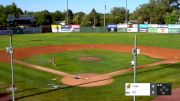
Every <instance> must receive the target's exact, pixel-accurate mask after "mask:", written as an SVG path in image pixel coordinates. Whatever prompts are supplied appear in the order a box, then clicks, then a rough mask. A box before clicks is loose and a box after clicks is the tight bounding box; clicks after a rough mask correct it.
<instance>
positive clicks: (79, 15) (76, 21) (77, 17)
mask: <svg viewBox="0 0 180 101" xmlns="http://www.w3.org/2000/svg"><path fill="white" fill-rule="evenodd" d="M84 15H85V13H83V12H78V13H76V14H74V18H73V23H74V24H81V21H82V17H83V16H84Z"/></svg>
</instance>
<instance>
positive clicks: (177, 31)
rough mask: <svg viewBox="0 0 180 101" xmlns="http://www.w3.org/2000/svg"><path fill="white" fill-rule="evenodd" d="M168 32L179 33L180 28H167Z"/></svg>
mask: <svg viewBox="0 0 180 101" xmlns="http://www.w3.org/2000/svg"><path fill="white" fill-rule="evenodd" d="M169 33H179V34H180V28H169Z"/></svg>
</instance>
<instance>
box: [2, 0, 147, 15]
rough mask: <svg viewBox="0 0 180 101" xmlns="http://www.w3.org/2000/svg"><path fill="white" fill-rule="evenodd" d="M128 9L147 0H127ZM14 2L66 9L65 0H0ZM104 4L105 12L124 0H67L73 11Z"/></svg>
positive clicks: (36, 8) (100, 9)
mask: <svg viewBox="0 0 180 101" xmlns="http://www.w3.org/2000/svg"><path fill="white" fill-rule="evenodd" d="M127 1H128V9H129V10H130V12H133V11H134V10H135V9H136V7H139V5H141V4H144V3H148V1H149V0H127ZM13 2H14V3H16V5H17V6H18V7H20V8H21V9H22V10H28V11H41V10H45V9H46V10H48V11H50V12H54V11H56V10H60V11H65V10H66V0H0V4H2V5H4V6H5V5H9V4H12V3H13ZM104 5H106V6H107V12H110V10H111V8H113V7H125V6H126V0H69V9H71V10H72V11H73V12H79V11H83V12H85V13H89V12H90V11H91V10H92V8H95V9H96V11H97V12H100V13H103V12H104Z"/></svg>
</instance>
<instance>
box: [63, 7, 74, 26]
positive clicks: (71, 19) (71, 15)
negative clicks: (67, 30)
mask: <svg viewBox="0 0 180 101" xmlns="http://www.w3.org/2000/svg"><path fill="white" fill-rule="evenodd" d="M64 14H65V21H66V23H67V21H68V24H72V22H73V17H74V14H73V12H72V10H70V9H68V19H67V11H65V12H64Z"/></svg>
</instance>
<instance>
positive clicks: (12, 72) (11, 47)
mask: <svg viewBox="0 0 180 101" xmlns="http://www.w3.org/2000/svg"><path fill="white" fill-rule="evenodd" d="M9 54H10V57H11V76H12V77H11V78H12V83H11V84H12V85H11V90H12V101H15V90H14V87H15V85H14V64H13V45H12V34H10V47H9Z"/></svg>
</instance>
